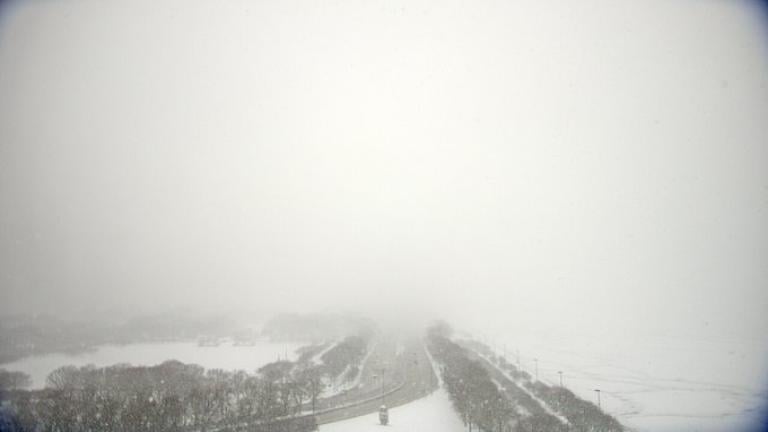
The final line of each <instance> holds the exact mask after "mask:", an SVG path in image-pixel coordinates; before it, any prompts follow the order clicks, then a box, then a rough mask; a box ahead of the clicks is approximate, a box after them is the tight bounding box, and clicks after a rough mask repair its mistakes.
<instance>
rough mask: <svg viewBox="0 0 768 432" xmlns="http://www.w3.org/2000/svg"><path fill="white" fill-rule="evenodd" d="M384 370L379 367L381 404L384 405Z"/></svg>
mask: <svg viewBox="0 0 768 432" xmlns="http://www.w3.org/2000/svg"><path fill="white" fill-rule="evenodd" d="M384 371H386V369H385V368H381V404H382V405H384Z"/></svg>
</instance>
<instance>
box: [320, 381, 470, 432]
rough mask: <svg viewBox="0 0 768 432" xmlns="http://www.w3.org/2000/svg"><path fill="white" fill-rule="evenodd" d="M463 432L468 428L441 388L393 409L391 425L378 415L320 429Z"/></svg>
mask: <svg viewBox="0 0 768 432" xmlns="http://www.w3.org/2000/svg"><path fill="white" fill-rule="evenodd" d="M366 431H380V432H384V431H387V432H423V431H440V432H463V431H464V425H463V424H462V422H461V420H460V419H459V417H458V416H457V415H456V413H455V412H454V410H453V408H452V407H451V401H450V400H449V399H448V394H447V393H446V392H445V390H443V389H442V388H440V389H439V390H437V391H435V392H434V393H432V394H431V395H429V396H427V397H425V398H422V399H419V400H417V401H415V402H411V403H409V404H406V405H402V406H399V407H395V408H392V409H390V410H389V425H387V426H382V425H380V424H379V417H378V413H372V414H366V415H363V416H360V417H355V418H351V419H349V420H344V421H340V422H335V423H328V424H324V425H321V426H320V432H366Z"/></svg>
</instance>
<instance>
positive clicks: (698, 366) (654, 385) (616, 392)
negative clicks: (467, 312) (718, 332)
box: [486, 332, 768, 432]
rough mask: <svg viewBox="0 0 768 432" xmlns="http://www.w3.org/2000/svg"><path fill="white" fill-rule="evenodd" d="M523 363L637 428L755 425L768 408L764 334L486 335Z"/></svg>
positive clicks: (711, 429) (709, 431)
mask: <svg viewBox="0 0 768 432" xmlns="http://www.w3.org/2000/svg"><path fill="white" fill-rule="evenodd" d="M486 342H487V343H489V344H495V349H496V351H497V352H498V353H499V354H502V353H503V350H504V344H506V347H507V356H508V358H509V359H510V361H512V362H515V361H516V351H517V350H518V349H519V352H520V361H521V365H522V367H523V369H525V370H526V371H528V372H529V373H530V374H531V375H532V376H533V375H535V374H536V362H535V361H534V359H538V372H539V378H540V379H541V380H542V381H544V382H547V383H549V384H553V385H555V384H558V381H559V376H558V374H557V372H558V371H563V384H564V385H565V386H566V387H567V388H569V389H570V390H572V391H574V392H575V393H576V394H578V395H579V396H580V397H581V398H583V399H586V400H589V401H592V402H595V403H596V394H595V391H594V389H600V390H601V394H602V408H603V410H604V411H606V412H607V413H609V414H611V415H613V416H615V417H616V418H617V419H618V420H619V421H621V422H622V423H623V424H624V425H625V426H628V427H630V428H631V429H632V430H636V431H641V432H644V431H662V432H663V431H702V432H715V431H732V430H749V427H750V425H752V424H754V422H755V419H756V418H759V417H758V416H759V414H760V413H761V411H762V412H764V410H765V409H766V408H767V407H768V394H767V393H766V390H768V388H767V387H766V386H767V385H768V373H766V372H768V371H767V369H768V346H766V343H765V341H758V340H735V339H725V338H720V339H717V338H701V337H700V338H680V337H677V338H675V337H659V336H640V335H633V337H631V338H627V337H626V336H624V335H610V334H608V333H606V334H605V335H603V336H601V337H595V336H591V337H587V336H585V335H578V334H556V333H555V332H549V333H541V334H538V335H532V334H519V335H516V336H511V335H505V336H503V337H502V336H501V335H498V337H496V338H495V340H493V339H491V340H487V341H486Z"/></svg>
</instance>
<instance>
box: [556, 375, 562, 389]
mask: <svg viewBox="0 0 768 432" xmlns="http://www.w3.org/2000/svg"><path fill="white" fill-rule="evenodd" d="M557 373H558V374H559V375H560V387H562V386H563V371H557Z"/></svg>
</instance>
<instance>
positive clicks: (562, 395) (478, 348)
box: [460, 340, 624, 432]
mask: <svg viewBox="0 0 768 432" xmlns="http://www.w3.org/2000/svg"><path fill="white" fill-rule="evenodd" d="M460 344H461V345H462V346H465V347H467V348H470V349H472V350H474V351H475V352H477V353H479V354H482V355H483V356H484V357H485V358H486V359H488V360H489V361H490V362H491V363H493V364H495V365H496V366H497V367H498V368H499V369H501V370H502V371H504V372H506V373H507V374H508V375H509V376H511V377H512V378H514V379H515V380H517V381H519V382H520V383H521V385H523V386H525V388H526V389H527V390H528V391H529V392H531V393H533V394H534V395H535V396H536V397H537V398H538V399H540V400H542V401H543V402H544V403H546V404H547V406H549V407H550V408H551V409H552V410H553V411H554V412H556V413H557V414H559V415H561V416H563V417H565V418H566V419H567V420H568V423H569V429H568V430H570V431H577V432H594V431H601V432H602V431H607V432H613V431H622V430H624V429H623V427H622V425H621V423H619V421H618V420H616V419H615V418H614V417H612V416H610V415H608V414H606V413H605V412H603V411H602V410H600V408H598V407H597V405H595V404H593V403H592V402H588V401H585V400H584V399H581V398H579V397H578V396H576V395H575V394H574V393H573V392H571V391H570V390H568V389H567V388H564V387H560V386H549V385H546V384H544V383H543V382H541V381H537V380H533V379H532V378H531V376H530V375H529V374H528V373H527V372H525V371H521V370H520V369H518V368H517V367H515V366H514V365H513V364H511V363H509V362H507V360H506V359H505V358H504V357H502V356H496V355H495V354H494V352H493V350H491V349H490V348H489V347H488V346H486V345H485V344H483V343H481V342H478V341H474V340H461V341H460ZM491 367H493V366H492V365H491ZM510 384H511V385H510ZM507 387H508V388H510V387H514V388H516V390H515V389H514V388H511V390H512V391H513V392H514V391H516V392H517V393H518V395H519V397H520V399H519V401H521V402H524V401H526V400H530V401H533V399H532V398H531V397H530V396H529V395H528V394H527V393H525V392H524V391H523V390H522V389H520V387H519V386H517V385H515V384H514V383H511V382H508V383H507ZM533 402H534V403H535V404H536V405H538V402H535V401H533ZM525 405H526V406H527V405H528V404H525Z"/></svg>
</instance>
